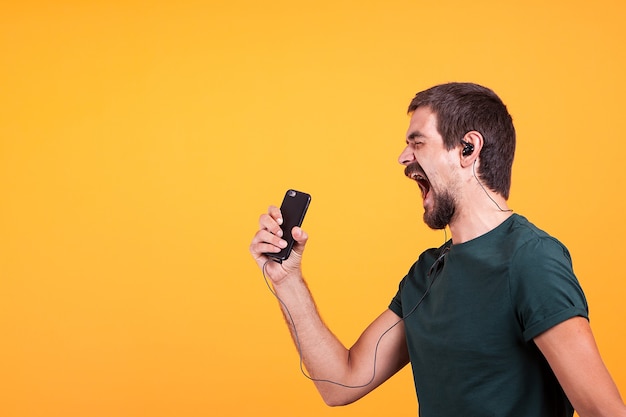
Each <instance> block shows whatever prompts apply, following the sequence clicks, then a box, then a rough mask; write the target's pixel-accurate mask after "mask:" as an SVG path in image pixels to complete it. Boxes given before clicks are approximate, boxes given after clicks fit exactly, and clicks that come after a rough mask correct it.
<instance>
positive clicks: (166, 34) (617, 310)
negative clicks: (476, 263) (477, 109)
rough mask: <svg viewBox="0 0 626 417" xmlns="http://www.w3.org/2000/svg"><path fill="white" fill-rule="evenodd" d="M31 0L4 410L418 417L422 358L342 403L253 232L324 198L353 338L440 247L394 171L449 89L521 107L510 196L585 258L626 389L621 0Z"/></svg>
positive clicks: (335, 306) (323, 246)
mask: <svg viewBox="0 0 626 417" xmlns="http://www.w3.org/2000/svg"><path fill="white" fill-rule="evenodd" d="M8 3H9V2H3V4H2V6H0V196H1V200H0V274H1V277H0V335H1V337H2V340H1V343H0V373H1V375H2V377H1V378H0V385H1V386H0V413H1V414H2V415H6V416H20V417H22V416H23V417H26V416H29V417H30V416H33V417H34V416H46V417H52V416H63V417H73V416H81V417H82V416H93V417H95V416H133V417H134V416H150V417H159V416H168V417H169V416H207V415H215V416H243V415H264V416H360V417H362V416H380V415H401V416H411V415H415V408H416V401H415V396H414V392H413V387H412V383H411V375H410V371H409V370H408V369H406V370H404V371H403V372H402V373H401V374H400V375H399V376H397V377H396V378H395V379H394V380H392V381H390V382H389V383H387V384H386V385H385V386H383V387H381V388H380V389H379V390H378V391H377V392H375V393H373V394H372V395H371V396H370V397H368V398H366V399H364V400H363V401H362V402H360V403H357V404H354V405H352V406H349V407H346V408H340V409H330V408H326V407H325V406H324V405H323V404H322V401H321V400H320V399H319V398H318V396H317V394H316V392H315V390H314V388H313V386H312V384H310V383H309V382H308V381H307V380H306V379H305V378H304V377H302V376H301V375H300V374H299V370H298V361H297V356H296V353H295V349H294V348H293V346H292V344H291V341H290V338H289V335H288V333H287V330H286V329H285V326H284V323H283V319H282V317H281V314H280V312H279V310H278V307H277V303H276V301H275V300H274V299H273V297H272V295H271V294H270V293H269V292H268V290H267V288H266V286H265V284H264V283H263V280H262V277H261V274H260V273H259V271H258V269H257V268H256V266H255V265H254V263H253V261H252V260H251V258H250V256H249V254H248V244H249V240H250V238H251V237H252V235H253V233H254V231H255V229H256V224H257V219H258V215H259V214H260V213H261V212H262V211H264V210H265V209H266V207H267V205H269V204H271V203H274V204H279V203H280V199H281V198H282V195H283V193H284V190H285V189H287V188H289V187H293V188H298V189H302V190H304V191H308V192H310V193H311V194H312V195H313V202H312V205H311V208H310V211H309V215H308V217H307V219H306V221H305V226H306V229H307V231H308V232H309V234H310V235H311V239H310V244H309V246H308V248H307V258H306V261H305V268H306V275H307V277H308V280H309V282H310V286H311V288H312V290H313V291H314V293H315V294H316V298H317V302H318V304H319V307H320V309H321V310H322V312H323V316H324V318H325V319H326V321H327V322H328V323H329V325H330V326H331V327H332V328H333V329H334V331H335V332H336V333H337V334H338V336H339V337H340V338H341V339H342V340H344V341H345V343H347V344H349V343H352V342H353V341H354V339H355V338H356V337H357V335H358V333H359V332H360V330H361V329H362V328H363V327H364V326H365V325H366V324H367V323H369V321H370V320H372V319H373V318H374V317H375V316H376V315H377V314H378V313H379V312H380V311H382V310H383V309H384V308H385V307H386V306H387V304H388V302H389V300H390V298H391V297H392V296H393V294H394V293H395V291H396V288H397V283H398V281H399V280H400V278H401V277H402V276H403V274H404V273H405V272H406V270H407V269H408V267H409V266H410V264H411V263H412V262H413V261H414V259H415V258H416V256H417V254H418V253H419V252H420V251H421V250H423V249H424V248H426V247H429V246H433V245H438V244H440V243H441V242H443V239H444V236H443V233H441V232H432V231H430V230H428V229H427V228H426V226H424V225H423V224H422V221H421V214H422V209H421V198H420V196H419V195H418V193H417V190H416V188H415V185H414V184H411V183H410V182H409V181H407V180H406V179H405V178H404V177H403V175H402V168H401V167H400V166H399V165H397V162H396V157H397V155H398V153H399V152H400V151H401V149H402V147H403V142H404V132H405V129H406V125H407V121H408V118H407V116H406V115H405V109H406V105H407V104H408V101H409V100H410V99H411V98H412V96H413V94H414V93H415V92H417V91H418V90H422V89H424V88H427V87H430V86H431V85H433V84H436V83H440V82H446V81H452V80H460V81H475V82H478V83H483V84H485V85H487V86H489V87H491V88H493V89H494V90H495V91H496V92H498V93H499V94H500V95H501V97H502V98H503V99H504V101H505V102H506V103H507V104H508V106H509V109H510V111H511V112H512V114H513V116H514V119H515V122H516V126H517V129H518V137H519V141H518V152H517V157H516V163H515V167H514V178H513V189H512V197H511V200H510V204H511V206H512V207H513V208H514V209H515V211H516V212H518V213H521V214H524V215H526V216H527V217H529V218H530V219H531V220H532V221H534V222H535V223H536V224H537V225H538V226H540V227H542V228H544V229H545V230H547V231H548V232H550V233H552V234H554V235H555V236H557V237H559V238H560V239H561V240H562V241H563V242H564V243H565V244H566V245H568V247H569V248H570V250H571V252H572V254H573V257H574V267H575V270H576V272H577V274H578V275H579V278H580V281H581V282H582V284H583V286H584V288H585V290H586V293H587V296H588V299H589V302H590V305H591V320H592V326H593V328H594V330H595V333H596V336H597V340H598V344H599V346H600V349H601V351H602V353H603V355H604V358H605V360H606V363H607V365H608V366H609V368H610V369H611V372H612V374H613V376H614V378H615V380H616V382H617V384H618V386H619V388H620V390H621V392H622V394H623V395H626V362H625V361H624V360H623V352H624V350H625V349H626V336H625V335H624V322H625V319H626V307H625V305H624V298H625V297H626V263H625V262H624V257H623V250H622V249H623V243H622V240H621V238H622V237H623V236H624V234H625V233H626V221H625V220H624V218H625V217H624V213H625V212H626V207H625V204H626V203H625V201H624V197H623V192H624V186H625V183H626V173H625V171H624V162H623V161H624V154H625V151H624V146H625V142H626V141H625V139H624V135H625V133H624V130H625V128H624V126H623V124H624V112H625V111H626V109H625V107H624V97H625V96H626V81H625V78H624V74H626V52H625V51H626V48H624V44H625V43H626V26H625V25H624V21H625V18H626V13H625V6H624V2H623V1H621V0H598V1H596V2H588V1H585V2H583V1H565V0H560V1H553V2H545V1H531V2H523V4H522V3H521V2H520V3H519V4H518V5H506V4H504V3H503V2H501V1H496V0H489V1H478V2H467V1H456V2H449V1H448V2H445V1H443V2H436V1H429V2H426V1H408V0H404V1H401V0H398V1H386V2H382V1H381V2H373V1H369V2H368V1H365V2H364V1H356V0H343V1H336V0H332V1H331V0H322V1H308V2H293V1H286V0H283V1H270V2H262V1H251V0H231V1H223V2H218V1H215V0H214V1H212V2H211V1H209V2H202V1H137V0H125V1H117V2H116V1H106V2H105V1H100V2H97V1H91V2H78V1H69V0H68V1H49V2H43V1H40V2H37V1H20V2H11V3H13V4H8Z"/></svg>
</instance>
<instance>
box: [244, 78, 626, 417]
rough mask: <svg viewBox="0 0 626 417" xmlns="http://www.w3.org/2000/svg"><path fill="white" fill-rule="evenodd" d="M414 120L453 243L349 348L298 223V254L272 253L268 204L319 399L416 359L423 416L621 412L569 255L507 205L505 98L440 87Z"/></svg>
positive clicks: (425, 192) (292, 319) (414, 161)
mask: <svg viewBox="0 0 626 417" xmlns="http://www.w3.org/2000/svg"><path fill="white" fill-rule="evenodd" d="M409 114H410V115H411V120H410V125H409V128H408V131H407V135H406V147H405V149H404V150H403V152H402V153H401V155H400V157H399V162H400V163H401V164H402V165H404V166H405V175H406V176H407V177H409V178H411V179H413V180H415V181H416V182H417V185H418V186H419V189H420V190H421V194H422V198H423V206H424V221H425V223H426V224H427V225H428V226H429V227H431V228H434V229H443V228H445V227H446V226H449V228H450V232H451V235H452V237H451V239H450V241H448V242H446V243H445V244H444V245H443V246H441V247H440V248H436V249H429V250H426V251H425V252H423V253H422V254H421V256H420V257H419V259H418V260H417V262H416V263H415V264H414V265H413V266H412V267H411V269H410V270H409V272H408V274H407V275H406V276H405V278H404V279H403V280H402V281H401V283H400V288H399V290H398V293H397V294H396V296H395V297H394V298H393V300H392V302H391V304H390V306H389V309H387V310H385V311H383V312H382V314H381V315H380V316H379V317H378V318H377V319H375V320H374V321H373V322H372V323H371V324H370V325H369V326H368V327H367V328H366V329H365V331H364V332H363V333H362V335H361V337H360V338H359V339H358V340H357V342H356V343H355V344H354V346H352V347H351V348H350V349H346V348H345V347H344V346H343V345H342V344H341V342H340V341H339V340H338V339H337V338H336V337H335V336H334V335H333V334H332V333H331V332H330V330H329V329H328V328H327V327H326V326H325V325H324V323H323V322H322V320H321V319H320V316H319V314H318V312H317V310H316V307H315V304H314V301H313V299H312V296H311V294H310V292H309V290H308V289H307V286H306V283H305V281H304V278H303V275H302V270H301V259H302V254H303V250H304V247H305V244H306V241H307V238H308V236H307V234H306V233H305V232H304V231H303V230H302V229H301V228H298V227H296V228H294V229H293V230H292V231H291V233H292V235H293V237H294V239H295V240H296V242H297V243H296V245H295V247H294V251H293V253H292V255H291V256H290V257H289V258H288V259H287V260H286V261H284V262H283V263H282V264H279V263H276V262H272V261H268V259H269V258H268V257H267V256H265V255H264V253H268V252H278V251H279V250H280V249H281V248H283V247H284V246H285V244H286V242H285V241H284V240H283V239H282V238H281V237H282V231H281V229H280V225H281V222H282V218H281V213H280V210H279V209H278V208H276V207H274V206H272V207H270V208H269V211H268V212H267V213H266V214H263V215H262V216H261V217H260V229H259V230H258V231H257V233H256V234H255V236H254V238H253V240H252V243H251V245H250V252H251V253H252V255H253V257H254V259H255V260H256V262H257V264H258V265H259V267H260V268H261V269H262V270H263V273H264V274H265V275H266V276H267V277H268V279H269V280H270V281H271V283H272V285H273V287H274V290H275V292H276V295H277V296H278V297H279V299H280V300H281V301H282V303H281V305H282V308H283V311H284V312H285V314H286V316H288V317H289V320H288V324H289V326H290V328H291V332H292V334H294V336H295V337H296V338H297V342H298V348H299V349H300V350H301V355H302V358H303V361H304V364H305V366H306V368H307V370H308V371H309V374H310V377H311V378H312V379H313V381H314V382H315V385H316V387H317V389H318V390H319V392H320V394H321V395H322V397H323V399H324V401H326V403H327V404H329V405H343V404H348V403H351V402H353V401H356V400H357V399H359V398H361V397H363V396H364V395H366V394H367V393H368V392H370V391H372V390H373V389H374V388H376V387H377V386H378V385H380V384H381V383H383V382H384V381H385V380H387V379H388V378H389V377H391V376H392V375H393V374H395V373H396V372H397V371H398V370H400V369H401V368H402V367H404V366H405V365H406V364H407V363H409V362H410V363H411V366H412V368H413V375H414V380H415V388H416V392H417V395H418V400H419V408H420V415H421V416H424V417H446V416H450V417H453V416H454V417H458V416H461V415H466V416H476V417H482V416H528V417H531V416H532V417H542V416H572V415H573V408H575V409H576V411H577V412H578V414H579V415H580V416H581V417H586V416H612V417H615V416H626V407H625V406H624V403H623V401H622V400H621V398H620V395H619V392H618V390H617V387H616V386H615V384H614V382H613V381H612V379H611V377H610V375H609V373H608V371H607V369H606V367H605V366H604V364H603V362H602V359H601V357H600V354H599V352H598V349H597V347H596V344H595V341H594V338H593V335H592V333H591V330H590V327H589V323H588V319H587V304H586V300H585V297H584V294H583V292H582V290H581V288H580V285H579V283H578V281H577V279H576V277H575V276H574V273H573V271H572V265H571V260H570V257H569V253H568V251H567V249H566V248H565V247H564V246H563V245H562V244H561V243H560V242H558V241H557V240H556V239H554V238H552V237H550V236H549V235H547V234H546V233H545V232H543V231H541V230H539V229H537V228H536V227H535V226H533V225H532V224H531V223H529V222H528V221H527V220H526V219H525V218H524V217H522V216H520V215H518V214H514V213H513V212H512V210H510V209H509V208H508V206H507V199H508V195H509V188H510V184H511V167H512V163H513V154H514V150H515V129H514V127H513V123H512V119H511V116H510V115H509V113H508V111H507V109H506V107H505V105H504V104H503V103H502V101H501V100H500V98H499V97H498V96H497V95H496V94H495V93H494V92H493V91H491V90H489V89H487V88H484V87H481V86H478V85H475V84H469V83H450V84H443V85H439V86H435V87H433V88H430V89H428V90H426V91H423V92H420V93H418V94H417V95H416V96H415V98H414V99H413V100H412V102H411V104H410V106H409ZM294 327H295V331H294ZM295 332H297V333H295ZM572 406H573V408H572Z"/></svg>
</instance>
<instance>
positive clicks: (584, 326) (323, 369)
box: [250, 108, 626, 417]
mask: <svg viewBox="0 0 626 417" xmlns="http://www.w3.org/2000/svg"><path fill="white" fill-rule="evenodd" d="M436 122H437V119H436V115H434V114H433V113H432V112H431V111H430V110H429V109H428V108H418V109H417V110H416V111H415V112H414V113H413V114H412V117H411V120H410V123H409V128H408V130H407V134H406V147H405V148H404V150H403V151H402V153H401V154H400V156H399V158H398V161H399V163H400V164H402V165H404V166H405V167H408V166H412V167H419V170H420V173H421V174H423V175H425V176H426V177H427V178H428V180H429V183H430V187H429V190H428V192H427V193H424V192H422V196H423V206H424V211H425V214H426V215H427V216H428V215H430V214H432V213H433V212H434V210H436V209H437V205H438V200H439V199H440V196H441V195H442V194H443V193H444V192H445V191H447V192H449V193H450V194H451V195H452V196H454V201H455V210H454V214H453V216H452V218H451V219H450V221H449V224H448V226H449V228H450V231H451V235H452V241H453V243H454V244H458V243H463V242H466V241H468V240H471V239H474V238H476V237H478V236H481V235H483V234H485V233H487V232H489V231H490V230H492V229H494V228H495V227H496V226H498V225H499V224H501V223H502V222H503V221H504V220H506V219H507V218H508V217H509V216H510V215H511V212H509V211H506V210H508V206H507V203H506V200H505V199H504V198H503V197H502V196H501V195H499V194H497V193H494V192H492V191H491V190H485V189H483V188H482V187H481V185H480V184H479V183H478V180H477V178H476V177H475V175H474V173H475V170H476V169H478V166H480V150H481V149H482V146H483V138H482V136H481V134H480V133H478V132H475V131H472V132H468V133H467V134H466V135H465V136H464V137H463V138H459V147H457V148H454V149H452V150H449V151H448V150H446V149H445V147H444V145H443V140H442V138H441V135H440V134H439V133H438V131H437V128H436V126H437V124H436ZM461 139H463V140H464V141H466V142H468V143H471V144H472V145H473V146H474V151H473V152H472V153H471V154H469V155H466V156H464V155H462V146H461V142H460V140H461ZM487 193H489V195H487ZM489 197H491V198H489ZM494 202H495V204H494ZM498 206H499V208H498ZM427 216H426V217H427ZM281 223H282V218H281V213H280V210H279V209H278V208H277V207H275V206H271V207H270V208H269V210H268V212H267V213H264V214H263V215H261V217H260V219H259V226H260V227H259V230H258V231H257V233H256V234H255V236H254V238H253V239H252V243H251V244H250V252H251V254H252V256H253V258H254V259H255V261H256V262H257V265H258V266H259V268H262V269H264V271H265V274H266V276H267V277H268V279H269V280H270V281H271V283H272V285H273V287H274V290H275V292H276V294H277V295H278V297H279V298H280V299H281V300H283V302H284V303H285V305H286V306H287V308H288V309H289V312H290V314H291V317H292V319H293V323H294V324H295V327H296V328H297V329H298V337H299V341H300V347H301V349H302V355H303V361H304V365H305V366H306V368H307V370H308V372H309V374H310V376H311V377H312V378H314V379H325V380H331V381H337V382H340V383H341V384H343V385H347V386H359V387H358V388H347V387H345V386H342V385H338V384H333V383H328V382H324V381H314V383H315V385H316V387H317V389H318V391H319V392H320V394H321V396H322V398H323V399H324V401H325V402H326V403H327V404H328V405H331V406H335V405H344V404H349V403H351V402H353V401H356V400H358V399H359V398H361V397H363V396H364V395H366V394H367V393H369V392H370V391H372V390H373V389H374V388H376V387H377V386H379V385H380V384H381V383H383V382H384V381H385V380H387V379H388V378H389V377H391V376H392V375H393V374H395V373H396V372H398V371H399V370H400V369H402V368H403V367H404V366H405V365H406V364H408V362H409V356H408V351H407V346H406V342H405V335H404V323H403V322H398V320H399V318H398V316H397V315H396V314H395V313H393V312H392V311H391V310H388V309H387V310H385V311H383V312H382V313H381V314H380V315H379V316H378V317H377V318H376V319H375V320H374V321H373V322H372V323H371V324H370V325H369V326H368V327H367V328H366V329H365V330H364V331H363V333H362V335H361V336H360V338H359V339H358V340H357V341H356V343H355V344H354V345H353V346H351V347H350V348H346V347H345V346H344V345H343V344H342V343H341V342H340V341H339V339H337V337H336V336H335V335H334V334H333V333H332V332H331V331H330V330H329V329H328V327H327V326H326V325H325V324H324V322H323V321H322V319H321V318H320V315H319V313H318V311H317V308H316V306H315V302H314V301H313V297H312V296H311V293H310V292H309V289H308V287H307V285H306V282H305V280H304V277H303V274H302V268H301V261H302V255H303V252H304V249H305V246H306V242H307V239H308V235H307V234H306V233H305V232H304V231H303V230H302V229H301V228H298V227H295V228H294V229H293V230H292V235H293V237H294V238H295V240H296V245H295V246H294V250H293V252H292V255H291V256H290V257H289V259H287V260H286V261H284V262H283V263H282V264H278V263H276V262H272V261H269V262H268V257H267V256H265V255H263V253H264V252H278V251H280V249H281V248H283V247H285V245H286V242H285V241H284V240H283V239H282V238H281V237H282V231H281V229H280V225H281ZM281 308H283V310H284V307H283V306H281ZM287 324H288V326H289V327H290V331H291V332H292V335H293V334H294V332H293V327H292V326H293V324H292V323H291V320H287ZM394 325H395V326H394ZM392 326H393V327H392ZM391 327H392V328H391ZM389 328H391V330H389V331H388V332H387V333H385V335H384V337H382V339H381V341H380V344H379V346H378V350H377V351H376V372H374V364H373V358H374V354H375V350H376V344H377V342H378V340H379V339H380V338H381V335H382V334H383V333H384V332H385V331H386V330H387V329H389ZM534 341H535V343H536V345H537V346H538V348H539V349H540V350H541V352H542V353H543V354H544V356H545V357H546V359H547V361H548V363H549V364H550V366H551V368H552V370H553V371H554V373H555V375H556V377H557V378H558V380H559V382H560V384H561V386H562V387H563V389H564V391H565V393H566V395H567V396H568V398H569V399H570V401H571V402H572V404H573V406H574V407H575V409H576V411H577V413H578V414H579V416H581V417H591V416H594V417H595V416H611V417H615V416H622V417H626V406H624V403H623V401H622V399H621V398H620V395H619V392H618V390H617V387H616V386H615V383H614V382H613V380H612V379H611V376H610V375H609V372H608V371H607V369H606V367H605V366H604V363H603V362H602V358H601V356H600V353H599V351H598V348H597V346H596V343H595V340H594V337H593V334H592V332H591V328H590V327H589V323H588V321H587V320H586V319H584V318H580V317H576V318H572V319H569V320H566V321H564V322H562V323H560V324H558V325H556V326H554V327H553V328H551V329H549V330H547V331H546V332H544V333H542V334H541V335H539V336H537V337H536V338H535V340H534ZM373 375H374V378H373V380H372V376H373ZM370 381H371V382H370Z"/></svg>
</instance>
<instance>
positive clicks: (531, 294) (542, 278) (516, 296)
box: [511, 237, 589, 341]
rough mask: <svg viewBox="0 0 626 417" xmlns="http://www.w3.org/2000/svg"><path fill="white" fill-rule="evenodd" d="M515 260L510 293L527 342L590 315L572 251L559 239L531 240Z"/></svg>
mask: <svg viewBox="0 0 626 417" xmlns="http://www.w3.org/2000/svg"><path fill="white" fill-rule="evenodd" d="M512 262H513V265H512V269H511V271H512V272H511V273H512V276H511V293H512V294H511V296H512V301H513V304H514V309H515V312H516V314H517V319H518V321H519V323H520V326H521V327H522V332H523V336H524V339H525V340H526V341H530V340H532V339H533V338H535V337H536V336H538V335H539V334H541V333H543V332H545V331H546V330H548V329H550V328H551V327H553V326H555V325H557V324H559V323H561V322H563V321H565V320H567V319H570V318H572V317H576V316H582V317H585V318H587V319H588V318H589V310H588V306H587V300H586V299H585V295H584V293H583V290H582V288H581V286H580V284H579V282H578V279H577V278H576V276H575V275H574V271H573V268H572V262H571V258H570V254H569V251H568V250H567V248H566V247H565V246H563V245H562V244H561V243H560V242H559V241H558V240H556V239H554V238H551V237H537V238H535V239H532V240H531V241H529V242H527V243H526V244H525V245H523V246H522V247H520V249H518V251H517V252H516V254H515V256H514V258H513V261H512Z"/></svg>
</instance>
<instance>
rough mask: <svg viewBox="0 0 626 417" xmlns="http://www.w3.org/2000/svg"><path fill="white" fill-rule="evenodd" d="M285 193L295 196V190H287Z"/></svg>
mask: <svg viewBox="0 0 626 417" xmlns="http://www.w3.org/2000/svg"><path fill="white" fill-rule="evenodd" d="M287 194H288V195H289V197H295V196H296V192H295V191H294V190H289V192H288V193H287Z"/></svg>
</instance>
